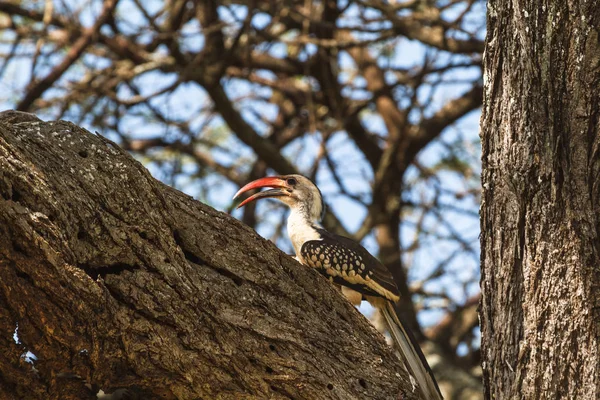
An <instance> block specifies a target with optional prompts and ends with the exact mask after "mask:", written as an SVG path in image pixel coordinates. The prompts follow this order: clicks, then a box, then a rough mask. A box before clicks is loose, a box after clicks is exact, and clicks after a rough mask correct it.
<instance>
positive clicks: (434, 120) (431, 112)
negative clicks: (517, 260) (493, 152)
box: [0, 0, 485, 399]
mask: <svg viewBox="0 0 600 400" xmlns="http://www.w3.org/2000/svg"><path fill="white" fill-rule="evenodd" d="M484 35H485V3H484V2H483V1H479V0H404V1H383V0H358V1H317V0H299V1H278V0H270V1H220V2H217V1H210V0H204V1H192V0H168V1H160V0H144V1H141V0H120V1H119V0H46V1H42V0H39V1H33V0H32V1H27V2H24V1H18V0H16V1H0V108H1V109H9V108H16V109H19V110H23V111H30V112H35V113H37V114H38V115H40V116H42V117H44V118H47V119H67V120H70V121H72V122H74V123H75V124H78V125H82V126H84V127H87V128H88V129H91V130H96V131H98V132H99V133H101V134H102V135H104V136H107V137H109V138H111V139H113V140H115V141H116V142H118V143H119V144H120V145H121V146H122V147H123V148H125V149H127V150H129V151H131V152H132V153H133V154H135V155H136V156H137V157H138V159H139V160H140V161H141V162H143V163H144V164H145V165H146V166H147V167H148V168H149V169H150V170H151V172H152V173H153V174H154V175H155V176H156V177H157V178H159V179H161V180H163V181H164V182H166V183H168V184H170V185H172V186H174V187H176V188H178V189H180V190H183V191H185V192H186V193H189V194H190V195H193V196H195V197H196V198H197V199H199V200H201V201H203V202H205V203H208V204H210V205H212V206H213V207H215V208H217V209H221V210H224V211H227V212H232V211H233V205H232V203H231V200H230V199H231V196H232V195H233V193H234V192H235V191H236V190H237V189H238V188H239V187H240V186H241V185H243V184H245V183H247V182H248V181H250V180H253V179H256V178H258V177H261V176H264V175H267V174H288V173H302V174H304V175H307V176H309V177H311V178H312V179H313V180H315V181H316V182H317V184H318V185H319V186H320V188H321V189H322V191H323V194H324V196H325V199H326V202H327V204H328V213H327V215H326V218H325V221H324V225H325V226H326V228H328V229H330V230H333V231H336V232H338V233H341V234H345V235H347V236H351V237H354V238H355V239H357V240H360V241H362V243H363V244H364V245H365V246H366V247H367V248H368V249H369V250H370V251H371V252H372V253H373V254H376V255H378V257H379V258H380V259H381V260H382V262H383V263H385V264H386V265H387V266H388V267H389V268H390V270H392V271H393V273H394V276H395V279H396V281H397V283H398V286H399V288H400V291H401V293H402V295H403V297H402V300H401V309H402V312H403V314H404V315H403V317H404V319H405V320H406V321H407V322H408V324H409V326H410V327H411V328H412V330H413V331H414V332H415V334H416V335H417V337H418V338H419V339H420V340H421V342H422V346H423V348H424V351H425V353H426V354H427V356H428V358H429V361H430V364H431V365H432V367H433V369H434V371H435V373H436V375H437V377H438V380H439V381H440V386H441V387H442V390H443V391H444V393H445V395H446V398H448V399H459V398H460V399H467V398H468V399H477V398H481V397H482V394H481V393H482V387H481V383H480V369H479V362H480V354H479V329H478V326H477V324H478V322H477V314H476V307H477V304H478V298H479V243H478V234H479V222H478V204H479V197H480V146H479V137H478V118H479V108H480V106H481V103H482V86H481V85H482V82H481V80H482V77H481V53H482V51H483V39H484ZM285 214H286V210H285V209H284V208H283V207H282V206H280V205H278V204H277V203H275V202H272V203H271V202H266V203H262V204H258V206H257V207H255V206H254V205H252V206H249V207H246V208H245V209H244V210H243V214H239V217H240V218H241V219H242V220H243V221H244V222H245V223H247V224H248V225H250V226H252V227H254V228H256V229H257V230H258V231H259V232H260V233H261V234H262V235H263V236H265V237H267V238H270V239H271V240H273V241H275V242H276V243H277V244H278V245H279V246H280V247H281V248H282V249H284V250H287V251H288V252H290V253H291V246H290V244H289V242H288V241H287V237H286V235H285V216H286V215H285ZM361 311H363V312H364V313H366V314H367V315H370V312H371V311H370V310H369V309H368V307H362V308H361Z"/></svg>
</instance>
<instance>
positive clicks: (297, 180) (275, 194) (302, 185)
mask: <svg viewBox="0 0 600 400" xmlns="http://www.w3.org/2000/svg"><path fill="white" fill-rule="evenodd" d="M263 187H270V188H273V189H270V190H265V191H264V192H259V193H256V194H254V195H252V196H250V197H248V198H247V199H246V200H244V201H243V202H241V203H240V205H239V206H238V208H240V207H243V206H245V205H246V204H248V203H250V202H252V201H254V200H258V199H265V198H274V199H277V200H279V201H281V202H283V203H285V204H286V205H287V206H288V207H289V208H290V209H292V211H295V212H299V213H302V214H304V215H305V216H306V217H308V218H309V219H310V220H311V221H320V220H321V218H322V216H323V213H324V211H325V206H324V204H323V196H321V191H320V190H319V188H318V187H317V185H315V184H314V183H312V181H311V180H310V179H308V178H306V177H304V176H302V175H282V176H270V177H267V178H261V179H257V180H255V181H252V182H250V183H249V184H247V185H246V186H244V187H243V188H241V189H240V190H239V191H238V192H237V193H236V194H235V196H233V198H234V199H235V198H237V197H239V196H240V195H241V194H242V193H244V192H247V191H249V190H252V189H258V188H263Z"/></svg>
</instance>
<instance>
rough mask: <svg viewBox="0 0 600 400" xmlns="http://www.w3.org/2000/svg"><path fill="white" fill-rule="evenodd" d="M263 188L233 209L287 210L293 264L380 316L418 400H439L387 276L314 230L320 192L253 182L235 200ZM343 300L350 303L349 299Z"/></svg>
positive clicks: (289, 179)
mask: <svg viewBox="0 0 600 400" xmlns="http://www.w3.org/2000/svg"><path fill="white" fill-rule="evenodd" d="M265 187H268V188H271V189H270V190H266V191H262V192H258V193H256V194H254V195H252V196H250V197H248V198H247V199H246V200H244V201H243V202H241V203H240V205H239V206H238V208H239V207H243V206H244V205H246V204H248V203H250V202H252V201H254V200H258V199H265V198H274V199H277V200H280V201H282V202H283V203H285V204H286V205H287V206H288V207H289V208H290V210H291V213H290V216H289V217H288V221H287V230H288V235H289V237H290V239H291V242H292V245H293V246H294V250H295V251H296V257H297V259H298V261H300V262H301V263H302V264H304V265H307V266H309V267H312V268H315V269H317V270H318V271H319V272H320V273H321V274H323V275H325V276H326V277H327V278H329V279H330V280H331V281H333V282H334V283H337V284H340V285H342V286H344V287H346V288H350V289H352V290H354V291H356V292H358V294H359V296H360V297H359V298H358V299H359V301H358V303H360V300H362V298H364V299H365V300H367V301H369V302H370V303H371V304H372V305H373V306H375V307H377V308H378V309H379V310H381V313H382V314H383V316H384V317H385V320H386V322H387V324H388V326H389V328H390V329H389V332H390V334H391V336H392V339H393V341H394V343H395V344H396V348H397V349H398V350H399V351H400V353H401V354H402V356H403V358H404V359H405V360H406V363H407V365H408V371H409V373H410V374H412V376H414V378H415V379H416V382H417V383H418V385H419V387H420V389H421V392H422V395H423V398H424V399H428V400H429V399H441V398H442V395H441V393H440V391H439V388H438V386H437V383H436V381H435V378H434V377H433V373H432V372H431V369H430V368H429V365H428V364H427V361H426V360H425V357H424V356H423V353H422V352H421V349H420V347H419V345H418V344H417V342H416V340H415V339H414V336H413V335H412V334H411V333H410V332H409V331H408V330H407V329H406V328H404V326H403V324H402V323H401V322H400V320H399V318H398V315H397V314H396V311H395V309H394V305H393V303H395V302H396V301H398V300H399V298H400V297H399V293H398V288H397V286H396V284H395V282H394V279H393V277H392V274H391V273H390V271H389V270H388V269H387V268H386V267H385V266H383V265H382V264H381V263H380V262H379V261H378V260H377V259H376V258H375V257H373V256H372V255H371V254H370V253H369V252H368V251H367V250H365V249H364V248H363V247H362V246H361V245H360V244H358V243H356V242H355V241H353V240H351V239H348V238H345V237H343V236H338V235H335V234H333V233H330V232H327V231H326V230H324V229H323V228H322V227H321V226H320V225H319V221H320V220H321V218H322V214H323V211H324V204H323V197H322V196H321V191H320V190H319V188H317V186H316V185H315V184H314V183H313V182H312V181H311V180H310V179H308V178H306V177H304V176H302V175H284V176H274V177H267V178H262V179H258V180H255V181H253V182H250V183H249V184H247V185H246V186H244V187H243V188H241V189H240V190H239V191H238V192H237V193H236V194H235V196H234V199H235V198H237V197H239V196H240V195H241V194H242V193H245V192H247V191H249V190H252V189H259V188H265ZM356 292H355V293H356ZM344 293H345V294H347V293H348V291H347V290H346V291H344ZM348 297H349V298H350V299H351V296H348Z"/></svg>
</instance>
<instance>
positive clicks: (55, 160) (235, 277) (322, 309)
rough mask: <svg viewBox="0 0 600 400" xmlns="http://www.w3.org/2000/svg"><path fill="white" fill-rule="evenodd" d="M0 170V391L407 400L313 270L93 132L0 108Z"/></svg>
mask: <svg viewBox="0 0 600 400" xmlns="http://www.w3.org/2000/svg"><path fill="white" fill-rule="evenodd" d="M0 171H1V172H0V195H1V196H0V265H1V268H0V307H1V310H0V311H1V312H0V315H1V316H2V317H1V318H0V332H3V335H4V336H3V337H2V340H0V353H1V354H3V355H5V356H6V357H2V358H1V359H0V387H2V388H7V387H9V388H12V389H13V390H14V391H13V392H14V393H21V394H24V395H25V396H26V397H27V398H34V399H35V398H61V399H64V398H80V397H78V396H79V395H75V394H69V393H74V389H73V385H74V384H73V382H72V381H70V380H67V379H65V377H66V376H73V375H78V376H81V377H82V378H84V379H85V380H87V381H88V382H89V383H91V384H93V385H96V386H95V387H101V388H103V389H105V390H111V389H114V388H116V387H125V388H129V389H130V390H131V391H133V392H136V393H138V394H140V395H143V396H146V397H144V398H157V397H161V398H181V399H187V398H217V397H219V396H222V397H221V398H232V399H233V398H239V396H242V395H244V396H248V397H247V398H266V397H270V398H284V397H286V398H287V397H293V398H310V399H326V398H377V399H397V398H399V397H402V396H404V397H402V398H406V399H410V398H415V397H414V395H413V394H412V391H411V389H410V387H411V386H410V383H409V382H408V379H407V375H406V373H405V372H404V370H403V368H402V366H401V363H400V362H399V360H398V359H397V358H396V357H395V355H394V353H393V352H392V351H391V349H390V348H388V347H387V345H386V344H385V342H384V341H383V338H382V337H381V336H380V335H379V334H378V333H376V332H375V331H374V329H373V328H372V326H371V325H370V324H369V323H368V321H366V319H364V317H362V316H361V315H360V314H359V313H358V312H357V311H356V310H355V309H354V308H353V307H352V306H350V305H349V304H348V303H347V302H346V301H345V300H344V298H343V297H342V296H340V295H339V293H338V292H337V291H336V290H335V289H334V288H333V286H331V285H330V284H329V283H328V282H327V281H326V280H325V279H323V278H322V277H320V276H319V275H318V274H317V273H316V272H314V271H312V270H309V269H306V268H305V267H303V266H301V265H299V264H298V263H296V262H295V261H294V260H292V259H291V258H290V257H288V256H286V255H285V254H283V253H281V252H280V251H279V250H278V249H277V248H276V247H275V246H273V245H272V244H271V243H269V242H267V241H265V240H263V239H261V238H260V237H259V236H258V235H256V233H255V232H253V231H252V230H250V229H248V228H247V227H245V226H244V225H242V224H240V223H239V222H238V221H236V220H234V219H232V218H231V217H229V216H228V215H226V214H223V213H219V212H217V211H215V210H213V209H211V208H210V207H207V206H205V205H203V204H201V203H199V202H197V201H194V200H193V199H191V198H189V197H188V196H185V195H183V194H181V193H180V192H177V191H175V190H173V189H171V188H169V187H166V186H164V185H162V184H161V183H159V182H157V181H155V180H154V179H153V178H152V177H150V175H149V173H148V172H147V171H146V170H145V169H144V168H143V167H142V166H141V165H140V164H138V163H137V162H135V161H134V160H133V159H132V158H131V157H130V156H129V155H128V154H127V153H126V152H124V151H122V150H121V149H119V148H118V147H116V145H114V144H112V143H111V142H109V141H107V140H106V139H103V138H101V137H99V136H94V135H91V134H89V133H88V132H86V131H84V130H82V129H80V128H78V127H77V126H75V125H73V124H70V123H66V122H47V123H44V122H40V121H39V120H34V119H32V118H31V117H28V118H25V119H23V118H22V116H21V115H19V114H9V115H6V114H4V115H0ZM17 324H18V335H19V340H20V343H21V344H20V345H17V344H16V343H15V342H14V341H12V340H11V339H12V334H13V332H14V331H15V327H16V326H17ZM7 335H10V336H9V337H7ZM24 351H31V352H33V353H34V354H35V355H36V356H37V360H36V361H34V362H33V364H29V363H27V362H23V360H21V359H19V358H18V356H20V354H21V353H23V352H24ZM33 367H35V371H34V369H33ZM50 389H51V390H50ZM76 389H77V390H79V391H81V390H84V386H83V383H81V384H79V387H78V388H76ZM3 390H4V389H3ZM75 392H76V391H75ZM48 393H51V395H50V396H49V397H48ZM90 395H91V394H90Z"/></svg>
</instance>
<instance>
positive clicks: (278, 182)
mask: <svg viewBox="0 0 600 400" xmlns="http://www.w3.org/2000/svg"><path fill="white" fill-rule="evenodd" d="M264 187H270V188H274V189H271V190H266V191H264V192H258V193H256V194H253V195H252V196H250V197H248V198H247V199H246V200H244V201H242V202H241V203H240V204H239V205H238V206H237V207H236V208H240V207H243V206H245V205H246V204H248V203H251V202H253V201H254V200H258V199H265V198H268V197H279V196H289V195H290V193H289V192H288V191H287V190H285V189H287V188H288V185H287V183H286V182H285V179H283V178H281V177H279V176H269V177H266V178H261V179H257V180H255V181H252V182H250V183H249V184H247V185H246V186H244V187H243V188H241V189H240V190H238V192H237V193H236V194H235V195H234V196H233V199H234V200H235V199H236V198H238V197H239V196H240V195H241V194H242V193H245V192H247V191H249V190H252V189H260V188H264Z"/></svg>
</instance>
